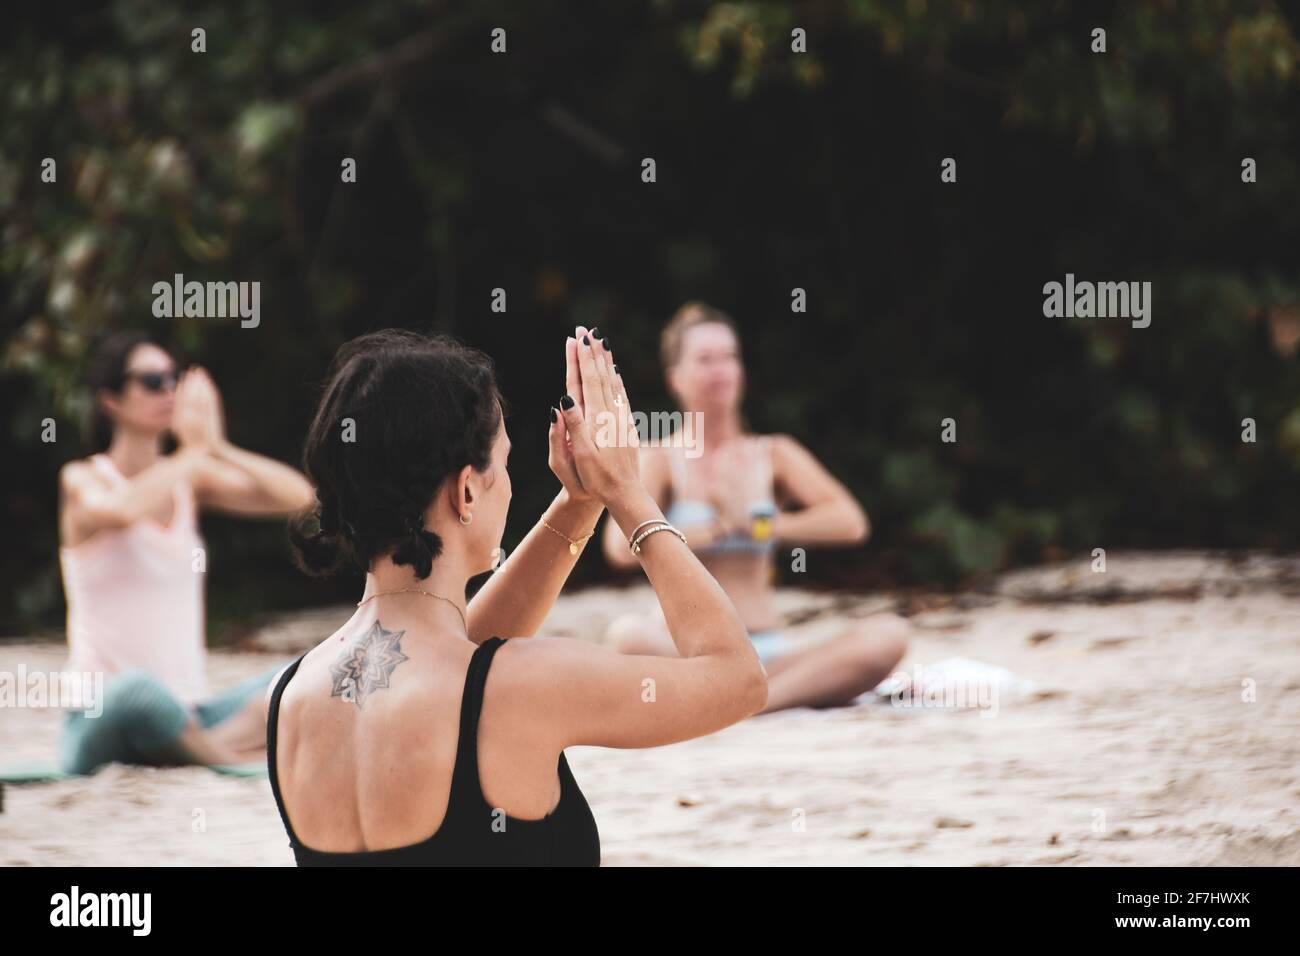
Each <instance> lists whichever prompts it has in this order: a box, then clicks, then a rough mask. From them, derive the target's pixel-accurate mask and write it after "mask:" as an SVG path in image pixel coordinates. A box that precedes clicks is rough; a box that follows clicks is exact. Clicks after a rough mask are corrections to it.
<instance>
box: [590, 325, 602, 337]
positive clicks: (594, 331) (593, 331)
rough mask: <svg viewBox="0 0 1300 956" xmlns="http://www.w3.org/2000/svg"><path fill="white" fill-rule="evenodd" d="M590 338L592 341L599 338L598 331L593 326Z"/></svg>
mask: <svg viewBox="0 0 1300 956" xmlns="http://www.w3.org/2000/svg"><path fill="white" fill-rule="evenodd" d="M591 337H592V338H593V339H598V338H600V329H598V328H596V327H595V326H594V325H593V326H592V327H591Z"/></svg>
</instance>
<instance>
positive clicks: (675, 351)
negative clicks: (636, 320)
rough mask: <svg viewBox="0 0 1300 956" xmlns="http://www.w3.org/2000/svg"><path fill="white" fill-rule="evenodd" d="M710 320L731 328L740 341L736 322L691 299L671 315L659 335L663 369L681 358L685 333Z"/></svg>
mask: <svg viewBox="0 0 1300 956" xmlns="http://www.w3.org/2000/svg"><path fill="white" fill-rule="evenodd" d="M710 322H718V323H721V324H722V325H725V326H726V327H727V328H729V329H731V331H732V334H734V335H735V336H736V340H737V341H740V329H738V328H737V327H736V322H735V320H734V319H732V317H731V316H729V315H727V313H725V312H723V311H722V310H721V309H715V308H714V307H713V306H711V305H708V304H707V303H705V302H700V301H698V300H696V299H692V300H691V301H690V302H687V303H686V304H685V305H683V306H682V307H681V308H680V309H678V310H677V311H676V312H675V313H673V317H672V318H671V319H669V320H668V324H667V325H665V326H664V330H663V332H662V333H660V335H659V358H660V360H661V361H662V362H663V365H664V368H665V369H670V368H672V367H673V366H674V365H676V364H677V363H678V362H679V361H680V360H681V357H682V340H683V339H684V338H685V337H686V333H687V332H688V331H690V330H691V329H693V328H695V326H697V325H706V324H708V323H710Z"/></svg>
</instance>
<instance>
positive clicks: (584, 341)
mask: <svg viewBox="0 0 1300 956" xmlns="http://www.w3.org/2000/svg"><path fill="white" fill-rule="evenodd" d="M582 344H583V345H590V344H591V339H589V338H587V336H585V335H584V336H583V337H582Z"/></svg>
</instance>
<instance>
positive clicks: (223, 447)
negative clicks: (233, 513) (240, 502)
mask: <svg viewBox="0 0 1300 956" xmlns="http://www.w3.org/2000/svg"><path fill="white" fill-rule="evenodd" d="M211 455H212V457H213V458H215V459H216V460H217V461H220V462H224V463H225V464H227V465H231V466H233V467H235V468H238V469H239V470H240V471H241V472H243V473H244V474H245V475H246V476H247V477H248V478H249V479H250V480H251V482H252V484H253V486H254V492H253V495H252V498H253V499H254V500H250V501H249V502H248V503H247V505H248V507H250V508H256V509H257V510H259V511H268V512H273V513H277V512H282V513H285V514H292V513H294V512H297V511H301V510H302V509H303V508H306V507H307V506H308V505H310V504H311V503H312V501H313V499H314V497H315V492H314V491H313V489H312V486H311V483H310V482H309V481H307V479H306V478H305V477H304V476H303V474H302V473H301V472H300V471H298V470H297V469H296V468H292V467H290V466H289V465H286V464H284V463H283V462H278V461H276V460H275V459H274V458H267V457H266V456H265V455H259V454H257V453H256V452H251V451H247V450H245V449H243V448H240V447H239V446H237V445H234V444H231V442H229V441H221V442H218V443H217V444H215V445H213V446H212V449H211Z"/></svg>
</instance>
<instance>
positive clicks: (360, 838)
mask: <svg viewBox="0 0 1300 956" xmlns="http://www.w3.org/2000/svg"><path fill="white" fill-rule="evenodd" d="M565 348H566V382H565V385H566V393H565V394H564V396H563V397H562V398H561V399H560V401H559V403H558V404H559V406H560V407H559V409H557V408H554V407H552V408H551V410H550V421H551V424H550V431H549V439H550V445H549V458H548V464H549V466H550V468H551V471H552V472H553V473H554V475H555V476H556V477H557V478H558V479H559V480H560V484H561V488H560V491H559V493H558V494H557V495H556V497H555V499H554V501H552V503H551V505H550V506H549V507H548V508H547V509H546V511H545V513H544V514H543V515H542V517H541V520H539V521H538V522H537V524H536V526H535V527H534V528H533V529H532V530H531V531H530V532H529V533H528V535H527V536H526V537H525V538H524V540H523V542H522V543H521V544H520V546H519V548H518V550H516V551H515V552H514V553H513V554H512V555H511V556H510V558H509V560H507V561H505V562H504V563H503V564H501V565H500V567H499V568H497V570H496V572H495V573H494V574H493V575H492V577H491V578H490V579H489V580H488V581H487V582H486V583H485V584H484V586H483V587H482V588H481V589H480V590H479V591H478V593H477V594H476V595H475V597H474V600H473V601H471V602H469V604H468V605H466V601H465V592H466V585H467V583H468V581H469V579H470V578H471V577H474V576H475V575H478V574H482V573H484V572H486V571H490V570H492V569H493V568H494V567H496V565H497V564H498V560H497V557H498V555H499V545H500V542H501V535H502V532H503V530H504V528H505V523H506V513H507V510H508V508H509V505H510V497H511V487H510V475H509V473H508V471H507V463H506V459H507V456H508V454H509V452H510V439H509V437H508V436H507V434H506V428H505V422H504V415H503V411H502V405H501V396H500V394H499V392H498V390H497V385H496V380H495V375H494V373H493V369H492V365H491V362H490V361H489V360H488V358H487V357H486V356H485V355H483V354H482V353H481V352H477V351H475V350H473V349H469V348H466V347H464V346H461V345H458V344H457V343H456V342H454V341H452V340H451V339H448V338H445V337H438V336H423V335H418V334H416V333H412V332H400V331H391V330H390V331H384V332H377V333H373V334H371V335H366V336H363V337H362V338H360V339H357V340H355V341H353V342H349V343H348V344H347V345H345V346H344V347H343V348H342V349H341V350H340V351H339V354H338V356H337V357H336V359H335V361H334V363H333V366H332V369H331V372H330V376H329V381H328V384H327V385H326V388H325V391H324V394H323V396H322V398H321V402H320V407H319V410H318V411H317V414H316V418H315V420H314V422H313V423H312V426H311V430H310V432H309V434H308V436H307V443H306V449H305V451H304V456H303V460H304V467H305V470H306V472H307V475H308V477H309V478H310V479H311V480H312V482H314V483H315V485H316V496H317V501H318V504H317V507H316V508H315V509H314V510H313V512H312V513H311V514H309V515H305V516H304V518H303V520H302V522H301V524H300V526H299V527H298V529H297V530H295V532H294V535H293V542H294V544H295V547H296V548H297V550H298V555H299V561H300V563H301V565H302V566H303V568H304V569H306V570H308V571H309V572H312V573H328V572H329V571H332V570H334V569H336V568H338V567H340V566H341V565H343V564H344V563H345V562H349V561H350V562H353V563H355V564H356V565H357V566H358V567H360V568H361V569H363V570H365V572H366V583H365V588H364V591H363V593H362V594H361V595H360V600H359V601H358V602H357V610H356V613H355V614H354V615H353V616H352V618H351V619H350V620H349V621H348V622H347V623H346V624H344V625H343V626H342V627H341V628H340V629H339V630H338V631H336V632H335V633H334V634H332V635H330V636H329V637H328V638H326V639H325V640H324V641H322V642H321V643H320V644H318V645H317V646H316V647H314V648H312V649H311V650H310V651H308V652H307V653H306V654H304V655H303V656H302V657H300V658H298V659H297V660H296V661H294V662H293V663H292V664H290V665H289V666H288V667H287V668H285V670H284V672H283V674H282V675H281V676H280V678H279V679H278V680H276V681H275V682H274V684H273V686H272V688H271V691H270V693H269V694H268V695H267V708H268V713H267V759H268V764H269V769H270V778H271V789H272V792H273V794H274V796H275V799H276V804H277V807H278V808H279V811H280V816H281V819H282V821H283V823H284V827H285V830H286V832H287V834H288V838H289V845H290V847H291V848H292V849H293V853H294V856H295V858H296V860H297V862H298V864H299V865H302V866H327V865H344V866H357V865H531V864H537V865H597V864H599V862H600V839H599V835H598V832H597V829H596V822H595V819H594V817H593V815H592V812H591V809H590V807H589V806H588V804H587V802H586V800H585V798H584V797H583V795H582V791H581V790H580V789H579V787H578V784H577V781H576V780H575V779H574V777H573V774H572V773H571V772H570V770H569V765H568V762H567V761H566V759H565V756H564V751H565V749H566V748H568V747H572V746H579V745H587V746H597V747H619V748H626V747H656V746H660V745H662V744H668V743H673V742H675V741H680V740H687V739H690V738H692V737H700V736H703V735H705V734H709V733H712V732H713V731H715V730H719V729H721V728H723V727H726V726H728V725H729V724H733V723H736V722H737V721H739V720H741V719H743V718H744V717H746V716H748V715H749V714H752V713H755V712H756V711H758V710H760V709H761V708H762V707H763V704H764V701H765V700H766V696H767V685H766V681H765V679H764V675H763V670H762V667H761V665H760V664H759V661H758V657H757V655H756V654H755V653H754V651H753V648H752V647H751V646H750V644H749V641H748V639H747V638H746V635H745V631H744V628H743V627H742V626H741V623H740V619H739V618H738V617H737V615H736V611H735V609H734V608H733V607H732V606H731V602H730V601H729V600H728V599H727V597H726V595H725V594H724V593H723V592H722V589H721V588H720V587H719V586H718V584H717V582H716V581H714V580H713V578H712V577H711V576H710V575H709V573H708V572H707V571H706V570H705V569H704V566H703V565H701V564H700V562H699V561H698V560H697V559H696V558H695V556H694V555H693V554H692V553H691V550H690V548H689V547H688V546H687V544H686V542H685V540H684V538H683V537H682V535H681V533H680V532H679V531H677V529H676V528H674V527H672V526H671V525H670V524H668V522H667V521H665V520H664V518H663V514H662V513H661V512H660V510H659V508H658V507H657V506H656V505H655V503H654V501H653V500H652V499H651V498H650V496H649V495H648V494H647V493H646V491H645V489H644V488H643V487H642V485H641V481H640V478H639V476H638V474H637V434H636V429H635V428H634V427H633V419H632V412H631V408H630V406H629V403H628V399H627V393H626V392H625V390H624V388H623V381H622V378H621V377H620V376H619V375H618V373H617V372H616V370H615V368H614V365H613V353H612V352H611V350H610V345H609V339H608V338H602V336H601V334H600V332H599V331H598V330H596V329H592V330H590V332H589V331H588V330H586V329H585V328H582V327H581V326H579V327H578V328H577V330H576V332H575V335H574V336H572V337H570V338H568V339H567V341H566V345H565ZM606 508H608V509H609V512H610V514H611V515H612V516H613V518H614V520H615V521H617V522H618V524H619V526H620V527H622V528H625V529H627V531H628V535H627V537H628V547H629V550H630V553H632V554H634V555H636V558H637V559H638V560H640V562H641V564H642V566H643V567H644V568H645V570H646V573H647V575H648V577H649V579H650V583H651V585H652V586H653V587H654V589H655V592H656V594H657V595H658V597H659V600H660V602H661V604H662V606H663V609H664V616H665V618H666V620H667V623H668V629H669V632H670V634H671V635H672V638H673V640H674V641H675V642H676V645H677V648H678V650H679V652H680V656H678V657H675V658H666V657H652V656H647V657H635V656H625V655H621V654H618V653H615V652H613V651H611V650H608V649H606V648H603V647H600V646H598V645H595V644H590V643H587V642H585V641H576V640H564V639H557V638H547V637H536V636H534V635H535V634H536V633H537V630H538V628H539V627H540V625H541V624H542V621H543V620H544V619H545V618H546V615H547V612H549V611H550V609H551V606H552V605H553V604H554V602H555V599H556V597H557V596H558V595H559V593H560V589H561V588H562V587H563V585H564V582H565V580H566V579H567V578H568V576H569V573H570V571H572V569H573V566H574V564H575V563H576V562H577V560H578V555H579V554H580V553H581V551H582V548H583V546H584V545H585V544H586V542H587V540H588V539H589V538H590V537H591V535H592V532H593V529H594V528H595V525H596V522H597V520H598V519H599V518H600V515H601V513H602V512H603V511H604V510H605V509H606ZM489 678H490V679H489Z"/></svg>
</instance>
